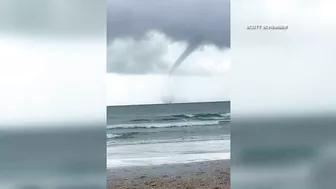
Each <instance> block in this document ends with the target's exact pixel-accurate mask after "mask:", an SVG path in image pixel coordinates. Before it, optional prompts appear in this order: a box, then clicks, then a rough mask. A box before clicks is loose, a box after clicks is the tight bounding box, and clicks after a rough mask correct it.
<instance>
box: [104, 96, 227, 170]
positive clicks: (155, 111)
mask: <svg viewBox="0 0 336 189" xmlns="http://www.w3.org/2000/svg"><path fill="white" fill-rule="evenodd" d="M106 134H107V136H106V137H107V167H108V168H113V167H127V166H147V165H161V164H173V163H189V162H198V161H208V160H220V159H230V102H204V103H178V104H155V105H133V106H109V107H107V132H106Z"/></svg>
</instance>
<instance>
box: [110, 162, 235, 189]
mask: <svg viewBox="0 0 336 189" xmlns="http://www.w3.org/2000/svg"><path fill="white" fill-rule="evenodd" d="M229 163H230V160H213V161H203V162H193V163H183V164H164V165H155V166H133V167H119V168H108V169H107V177H108V178H107V186H108V187H107V188H108V189H126V188H143V189H147V188H148V189H153V188H162V189H168V188H169V189H174V188H180V189H183V188H188V189H192V188H205V189H230V166H229Z"/></svg>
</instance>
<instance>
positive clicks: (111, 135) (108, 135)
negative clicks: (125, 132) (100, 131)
mask: <svg viewBox="0 0 336 189" xmlns="http://www.w3.org/2000/svg"><path fill="white" fill-rule="evenodd" d="M120 136H122V135H117V134H111V133H107V134H106V138H107V139H112V138H117V137H120Z"/></svg>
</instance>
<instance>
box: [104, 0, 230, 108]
mask: <svg viewBox="0 0 336 189" xmlns="http://www.w3.org/2000/svg"><path fill="white" fill-rule="evenodd" d="M229 2H230V1H229V0H172V1H156V0H108V3H107V4H108V9H107V12H108V14H107V15H108V18H107V20H108V25H107V29H108V31H107V35H108V46H107V57H108V63H107V72H108V76H107V83H106V85H107V86H106V87H107V104H108V105H120V104H144V103H145V104H147V103H162V102H165V100H164V99H171V100H173V101H174V102H195V101H218V100H229V90H228V73H229V69H230V51H229V49H230V3H229ZM188 45H192V46H194V48H195V50H194V51H193V52H192V53H191V54H190V55H189V56H188V57H187V58H186V59H185V61H183V62H182V64H181V65H180V66H179V67H178V68H177V69H176V71H175V72H174V76H173V77H175V78H172V79H168V73H169V70H170V69H171V68H172V66H173V64H174V63H175V61H176V60H177V59H178V58H179V56H180V55H181V54H182V53H183V52H184V50H185V49H186V48H187V46H188ZM149 78H152V79H153V78H155V79H153V81H151V82H148V79H149ZM149 83H150V84H149ZM168 83H169V84H168ZM181 83H184V87H182V86H181ZM214 86H216V87H214ZM165 88H167V89H165ZM158 91H160V92H158ZM162 91H167V92H162ZM205 91H206V92H205ZM168 93H169V94H168ZM118 94H122V95H121V96H118ZM185 94H188V95H187V96H186V95H185ZM126 99H127V100H126Z"/></svg>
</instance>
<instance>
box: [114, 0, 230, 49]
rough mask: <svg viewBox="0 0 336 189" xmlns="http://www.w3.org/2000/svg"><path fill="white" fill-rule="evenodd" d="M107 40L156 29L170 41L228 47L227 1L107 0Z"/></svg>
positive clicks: (138, 34)
mask: <svg viewBox="0 0 336 189" xmlns="http://www.w3.org/2000/svg"><path fill="white" fill-rule="evenodd" d="M107 4H108V6H107V9H108V10H107V11H108V26H107V27H108V32H107V33H108V36H107V37H108V41H110V40H112V39H115V38H118V37H123V36H131V37H134V38H140V37H142V36H144V34H145V33H146V32H148V31H150V30H158V31H161V32H163V33H165V34H166V35H168V36H169V37H170V38H171V39H172V40H176V41H186V42H188V43H192V41H193V40H195V39H196V40H197V41H201V44H214V45H216V46H217V47H220V48H223V47H230V1H229V0H166V1H165V0H163V1H160V0H108V3H107Z"/></svg>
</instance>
